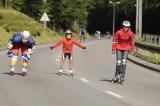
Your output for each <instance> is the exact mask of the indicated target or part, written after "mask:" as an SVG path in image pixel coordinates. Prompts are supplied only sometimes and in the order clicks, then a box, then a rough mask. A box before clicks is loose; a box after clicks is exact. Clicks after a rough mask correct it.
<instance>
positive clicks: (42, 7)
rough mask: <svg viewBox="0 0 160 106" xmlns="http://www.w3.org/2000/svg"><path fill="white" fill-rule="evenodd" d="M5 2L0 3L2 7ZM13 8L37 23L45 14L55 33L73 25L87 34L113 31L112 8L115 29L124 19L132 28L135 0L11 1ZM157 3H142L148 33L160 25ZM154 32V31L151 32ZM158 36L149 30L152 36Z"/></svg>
mask: <svg viewBox="0 0 160 106" xmlns="http://www.w3.org/2000/svg"><path fill="white" fill-rule="evenodd" d="M5 1H6V0H0V2H1V6H2V4H3V5H5ZM11 1H12V7H13V8H14V9H17V10H19V11H22V12H24V13H25V14H27V15H29V16H32V17H34V18H35V19H37V20H39V19H40V17H41V16H42V14H43V13H44V12H47V14H48V15H49V17H50V18H51V22H50V26H51V27H53V26H54V27H56V28H57V29H59V28H60V29H61V28H62V29H68V28H72V26H73V25H74V24H75V22H76V23H77V24H79V25H80V26H87V27H88V30H89V31H90V32H94V31H95V30H101V31H102V32H105V31H106V30H109V31H111V30H112V16H113V4H110V3H109V1H112V2H117V1H119V2H120V4H117V5H116V29H118V28H119V27H120V24H121V22H122V21H123V20H124V19H128V20H130V21H131V23H132V28H133V30H134V28H135V16H136V7H135V5H136V0H11ZM159 11H160V1H159V0H143V29H144V31H145V32H147V33H148V32H149V29H150V26H151V25H153V24H156V23H157V22H158V23H159V18H160V14H159ZM152 29H153V30H152ZM153 32H155V33H157V32H159V31H158V30H157V28H154V27H152V28H151V32H149V33H153Z"/></svg>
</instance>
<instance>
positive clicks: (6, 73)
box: [2, 72, 28, 76]
mask: <svg viewBox="0 0 160 106" xmlns="http://www.w3.org/2000/svg"><path fill="white" fill-rule="evenodd" d="M2 74H4V75H9V76H10V73H9V72H5V73H2ZM14 75H20V76H23V75H22V73H14ZM27 75H28V74H27Z"/></svg>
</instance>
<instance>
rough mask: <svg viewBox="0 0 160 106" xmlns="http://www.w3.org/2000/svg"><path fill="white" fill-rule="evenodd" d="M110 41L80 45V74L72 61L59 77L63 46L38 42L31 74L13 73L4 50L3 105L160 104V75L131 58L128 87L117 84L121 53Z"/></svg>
mask: <svg viewBox="0 0 160 106" xmlns="http://www.w3.org/2000/svg"><path fill="white" fill-rule="evenodd" d="M111 43H112V42H111V41H110V40H96V41H88V42H87V43H84V45H86V46H87V49H86V50H82V49H79V48H78V47H75V48H74V50H75V51H74V55H73V56H74V57H73V58H74V71H75V75H74V77H71V76H69V74H68V72H67V64H66V65H65V68H64V73H65V74H64V75H62V76H58V75H57V74H56V73H57V71H58V67H59V62H60V58H61V47H58V48H56V49H54V50H49V46H50V45H41V46H38V47H37V49H36V50H35V52H34V55H32V59H31V61H30V64H29V68H28V75H27V76H26V77H23V76H21V75H20V73H21V60H20V61H19V64H18V65H17V68H16V72H17V74H16V75H15V76H13V77H11V76H9V75H8V72H9V63H10V60H9V58H8V57H7V56H6V51H3V52H1V53H0V60H1V61H0V73H1V74H0V106H160V101H159V100H160V83H159V81H160V74H159V73H157V72H153V71H151V70H148V69H145V68H143V67H140V66H137V65H135V64H133V63H131V62H128V63H127V64H128V65H127V71H126V79H125V83H124V84H123V85H121V84H112V83H111V79H112V77H113V75H114V69H115V63H116V60H115V56H114V55H112V54H111Z"/></svg>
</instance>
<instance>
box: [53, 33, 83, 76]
mask: <svg viewBox="0 0 160 106" xmlns="http://www.w3.org/2000/svg"><path fill="white" fill-rule="evenodd" d="M65 36H66V37H65V38H62V39H61V40H60V41H59V42H57V43H55V44H53V45H52V46H51V47H50V49H53V48H55V47H57V46H59V45H61V44H63V53H62V60H61V62H60V69H59V75H61V73H62V71H63V65H64V62H65V60H66V58H67V57H68V59H69V72H70V73H71V75H72V76H73V70H72V67H73V66H72V62H73V57H72V53H73V44H75V45H77V46H78V47H80V48H82V49H86V47H85V46H83V45H81V44H80V43H79V42H77V41H76V40H75V39H73V38H72V32H71V31H70V30H67V31H66V34H65Z"/></svg>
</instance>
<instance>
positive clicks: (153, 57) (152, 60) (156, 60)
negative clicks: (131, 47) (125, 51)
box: [134, 52, 160, 65]
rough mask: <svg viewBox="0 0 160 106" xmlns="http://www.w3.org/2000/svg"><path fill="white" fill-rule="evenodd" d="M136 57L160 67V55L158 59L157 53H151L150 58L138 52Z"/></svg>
mask: <svg viewBox="0 0 160 106" xmlns="http://www.w3.org/2000/svg"><path fill="white" fill-rule="evenodd" d="M134 56H136V57H138V58H140V59H142V60H145V61H147V62H150V63H154V64H158V65H160V54H158V55H157V57H156V55H155V53H150V55H149V56H146V55H143V54H140V53H138V52H136V53H134Z"/></svg>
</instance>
